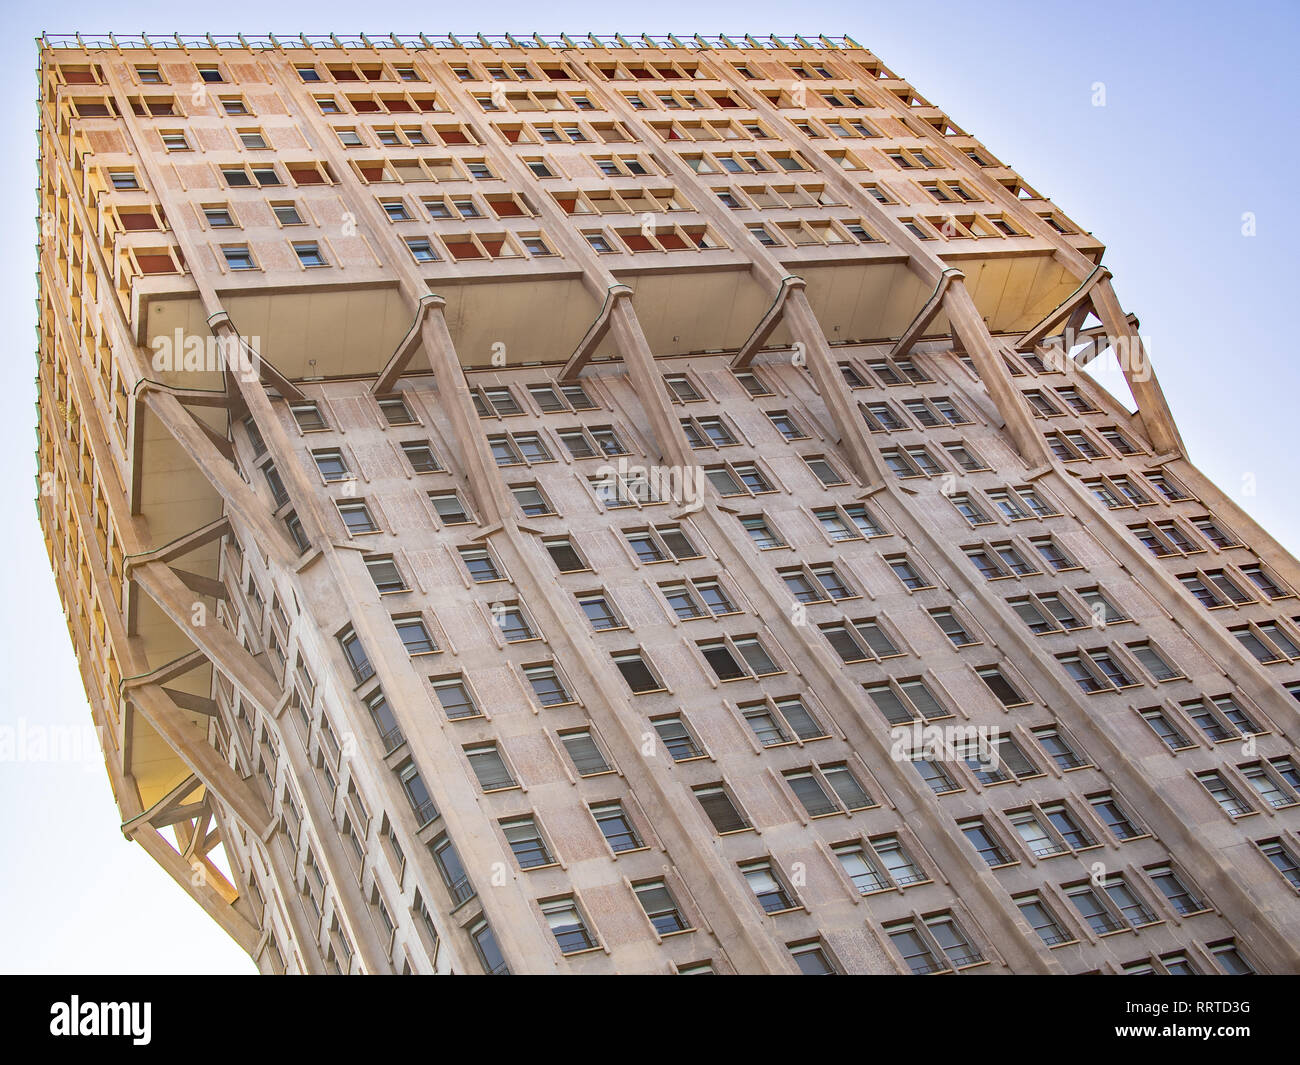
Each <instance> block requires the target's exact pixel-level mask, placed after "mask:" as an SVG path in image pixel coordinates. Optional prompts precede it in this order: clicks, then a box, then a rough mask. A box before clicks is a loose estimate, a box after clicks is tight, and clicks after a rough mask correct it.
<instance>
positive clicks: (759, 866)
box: [740, 859, 797, 913]
mask: <svg viewBox="0 0 1300 1065" xmlns="http://www.w3.org/2000/svg"><path fill="white" fill-rule="evenodd" d="M740 875H741V876H743V877H744V878H745V882H746V883H747V884H748V885H749V887H750V890H751V891H753V892H754V897H755V898H756V899H758V904H759V905H760V906H762V907H763V912H764V913H783V912H784V911H786V910H793V909H795V908H796V906H797V903H796V902H795V901H794V894H793V892H792V891H791V890H790V889H789V888H788V887H787V886H786V884H785V882H784V881H783V880H782V879H781V877H780V876H779V875H778V874H777V872H776V869H775V867H774V866H773V865H772V862H771V861H770V860H767V859H764V860H761V861H754V862H742V863H741V865H740Z"/></svg>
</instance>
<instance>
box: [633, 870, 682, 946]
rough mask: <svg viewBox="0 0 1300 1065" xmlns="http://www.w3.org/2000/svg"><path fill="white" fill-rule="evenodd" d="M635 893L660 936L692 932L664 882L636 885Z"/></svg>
mask: <svg viewBox="0 0 1300 1065" xmlns="http://www.w3.org/2000/svg"><path fill="white" fill-rule="evenodd" d="M633 891H635V892H636V898H637V901H638V902H639V903H640V904H641V909H643V910H644V911H645V915H646V916H647V917H648V918H649V919H650V923H651V924H652V925H653V926H654V930H655V931H656V932H658V933H659V935H661V936H667V935H672V934H673V933H674V932H686V931H689V930H690V927H691V926H690V925H689V924H688V923H687V921H686V919H685V917H683V916H682V912H681V910H680V909H679V908H678V906H677V900H676V899H674V898H673V895H672V892H671V891H669V890H668V886H667V885H666V884H665V883H664V882H663V881H662V880H648V881H646V882H644V883H641V884H635V885H633Z"/></svg>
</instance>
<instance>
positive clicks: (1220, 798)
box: [1196, 770, 1255, 818]
mask: <svg viewBox="0 0 1300 1065" xmlns="http://www.w3.org/2000/svg"><path fill="white" fill-rule="evenodd" d="M1196 779H1197V780H1199V781H1200V782H1201V786H1202V787H1203V788H1205V790H1206V791H1208V792H1209V793H1210V798H1212V799H1213V800H1214V801H1215V802H1217V803H1218V804H1219V807H1220V809H1222V810H1223V812H1224V813H1226V814H1227V815H1228V816H1229V817H1233V818H1237V817H1244V816H1245V815H1246V814H1253V813H1254V812H1255V809H1254V807H1252V806H1251V805H1250V803H1248V802H1247V801H1246V800H1245V799H1243V798H1242V797H1241V796H1240V795H1239V794H1237V790H1236V789H1235V788H1234V787H1233V786H1232V785H1231V784H1229V783H1228V782H1227V780H1226V779H1225V778H1224V776H1223V774H1222V773H1220V772H1218V771H1215V770H1212V771H1209V772H1205V773H1197V774H1196Z"/></svg>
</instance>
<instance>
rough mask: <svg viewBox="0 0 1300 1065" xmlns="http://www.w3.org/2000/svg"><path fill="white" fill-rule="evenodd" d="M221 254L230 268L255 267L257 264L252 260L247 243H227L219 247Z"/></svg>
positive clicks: (245, 268) (254, 268)
mask: <svg viewBox="0 0 1300 1065" xmlns="http://www.w3.org/2000/svg"><path fill="white" fill-rule="evenodd" d="M221 254H222V255H223V256H224V257H225V260H226V265H227V266H229V267H230V269H232V270H256V269H257V264H256V263H255V262H254V261H253V253H252V252H251V251H249V250H248V245H247V244H234V245H227V246H226V247H224V248H222V249H221Z"/></svg>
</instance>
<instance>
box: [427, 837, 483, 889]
mask: <svg viewBox="0 0 1300 1065" xmlns="http://www.w3.org/2000/svg"><path fill="white" fill-rule="evenodd" d="M429 850H430V852H432V854H433V861H434V865H437V866H438V874H439V875H441V876H442V882H443V883H445V884H446V886H447V891H448V892H451V899H452V902H454V904H455V905H460V904H461V902H465V901H468V900H469V899H473V897H474V888H473V884H471V883H469V876H468V875H467V874H465V867H464V865H461V862H460V856H459V854H458V853H456V848H455V847H452V844H451V840H450V839H448V837H447V836H445V835H443V836H438V837H437V839H435V840H434V841H433V843H432V844H429Z"/></svg>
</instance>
